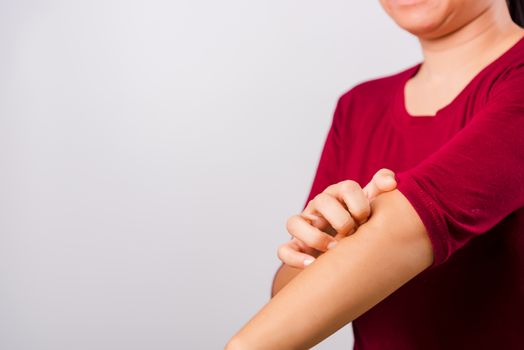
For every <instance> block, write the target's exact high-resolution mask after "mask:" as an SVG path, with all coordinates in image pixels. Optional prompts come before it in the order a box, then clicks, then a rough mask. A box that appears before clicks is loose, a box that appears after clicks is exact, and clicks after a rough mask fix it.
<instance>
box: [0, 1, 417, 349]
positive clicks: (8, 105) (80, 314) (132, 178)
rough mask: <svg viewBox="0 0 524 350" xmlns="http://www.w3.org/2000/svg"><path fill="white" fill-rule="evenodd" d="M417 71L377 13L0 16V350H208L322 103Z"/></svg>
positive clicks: (259, 294) (249, 306) (114, 10)
mask: <svg viewBox="0 0 524 350" xmlns="http://www.w3.org/2000/svg"><path fill="white" fill-rule="evenodd" d="M420 58H421V56H420V49H419V46H418V42H417V41H416V38H415V37H413V36H411V35H410V34H409V33H406V32H404V31H403V30H401V29H400V28H398V27H397V25H396V24H395V23H394V22H393V21H392V20H391V19H390V18H389V17H388V16H387V15H386V13H385V12H384V11H383V10H382V8H381V7H380V5H379V2H378V0H376V1H349V0H345V1H343V0H332V1H311V0H285V1H282V0H278V1H277V0H265V1H245V0H225V1H214V0H187V1H183V0H174V1H173V0H171V1H167V0H166V1H156V0H154V1H152V0H147V1H146V0H144V1H136V0H133V1H114V0H104V1H93V0H89V1H87V0H86V1H72V0H64V1H21V0H16V1H15V0H11V1H9V0H1V1H0V348H1V349H3V350H33V349H34V350H37V349H38V350H40V349H50V350H51V349H52V350H62V349H63V350H66V349H67V350H83V349H97V350H104V349H126V350H134V349H155V350H156V349H158V350H160V349H221V348H223V346H224V345H225V343H226V341H227V340H228V339H229V338H230V337H231V336H232V335H233V334H234V333H235V332H236V331H237V330H238V329H239V328H240V327H241V326H242V325H243V324H244V323H245V322H246V321H247V320H248V319H249V318H250V317H251V316H252V315H254V313H255V312H256V311H257V310H258V309H259V308H261V307H262V306H263V305H264V304H265V303H266V302H267V301H268V300H269V293H270V287H271V281H272V279H273V276H274V273H275V271H276V269H277V268H278V266H279V265H280V261H279V260H278V258H277V256H276V251H277V248H278V246H279V245H280V244H282V243H284V242H286V241H287V240H288V239H289V234H288V233H287V231H286V230H285V222H286V220H287V218H288V217H289V216H291V215H293V214H295V213H298V212H299V211H300V210H301V209H302V205H303V204H304V201H305V199H306V196H307V194H308V192H309V189H310V185H311V181H312V180H313V176H314V172H315V170H316V166H317V162H318V159H319V156H320V151H321V148H322V145H323V142H324V138H325V136H326V133H327V130H328V127H329V125H330V122H331V118H332V113H333V110H334V107H335V102H336V100H337V98H338V97H339V96H340V95H341V94H342V93H344V92H345V91H347V90H348V89H350V88H351V87H352V86H354V85H355V84H356V83H358V82H361V81H364V80H368V79H372V78H375V77H379V76H384V75H389V74H392V73H395V72H398V71H400V70H402V69H404V68H407V67H408V66H410V65H412V64H414V63H416V62H418V61H419V60H420ZM319 283H322V281H319ZM311 307H316V306H315V305H312V306H311ZM352 342H353V341H352V333H351V327H350V326H347V327H344V328H343V329H341V330H340V331H339V332H337V333H336V334H334V335H333V336H332V337H330V338H328V339H327V340H326V341H324V342H323V343H321V344H319V345H318V346H317V347H315V349H330V350H331V349H332V350H336V349H350V348H351V344H352Z"/></svg>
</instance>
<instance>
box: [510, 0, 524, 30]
mask: <svg viewBox="0 0 524 350" xmlns="http://www.w3.org/2000/svg"><path fill="white" fill-rule="evenodd" d="M506 2H507V4H508V8H509V13H510V14H511V19H513V22H515V23H517V24H518V25H519V26H521V27H523V28H524V0H506Z"/></svg>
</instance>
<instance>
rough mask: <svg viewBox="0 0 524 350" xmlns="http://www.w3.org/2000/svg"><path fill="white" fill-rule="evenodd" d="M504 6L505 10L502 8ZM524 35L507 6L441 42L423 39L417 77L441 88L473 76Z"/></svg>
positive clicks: (494, 9)
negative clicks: (449, 81) (455, 78)
mask: <svg viewBox="0 0 524 350" xmlns="http://www.w3.org/2000/svg"><path fill="white" fill-rule="evenodd" d="M501 5H502V6H501ZM523 35H524V29H522V28H520V27H519V26H518V25H516V24H515V23H514V22H513V21H512V20H511V17H510V14H509V11H508V9H507V7H506V5H505V4H504V3H503V2H498V5H494V6H492V7H490V8H488V9H486V10H485V11H484V12H482V13H481V14H479V15H478V16H477V17H476V18H475V19H473V20H472V21H470V22H469V23H467V24H466V25H464V26H462V27H461V28H458V29H456V30H455V31H453V32H451V33H448V34H446V35H444V36H441V37H438V38H422V37H419V42H420V45H421V48H422V52H423V56H424V62H423V64H422V66H421V67H420V69H419V71H418V73H417V76H418V77H419V78H420V79H422V80H424V81H426V82H433V83H436V84H439V83H440V82H442V81H443V80H446V79H449V78H450V77H453V76H457V75H463V74H466V75H468V74H470V75H471V74H473V73H474V72H477V71H479V70H480V69H482V67H484V66H485V65H487V64H488V63H489V62H491V61H492V60H494V59H496V58H497V57H498V56H500V54H502V53H503V52H504V51H506V50H507V49H508V48H510V47H511V46H512V45H513V44H514V43H516V42H517V41H518V39H519V38H521V37H522V36H523Z"/></svg>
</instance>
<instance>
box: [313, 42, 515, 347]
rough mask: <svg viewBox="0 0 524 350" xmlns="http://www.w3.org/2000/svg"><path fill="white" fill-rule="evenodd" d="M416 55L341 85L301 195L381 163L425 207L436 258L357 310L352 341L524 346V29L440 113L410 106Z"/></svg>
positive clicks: (365, 174) (366, 176) (366, 174)
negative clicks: (385, 71)
mask: <svg viewBox="0 0 524 350" xmlns="http://www.w3.org/2000/svg"><path fill="white" fill-rule="evenodd" d="M420 64H421V63H418V64H416V65H415V66H412V67H410V68H408V69H405V70H403V71H401V72H398V73H396V74H393V75H390V76H387V77H381V78H377V79H373V80H369V81H366V82H362V83H359V84H357V85H356V86H354V87H353V88H351V89H350V90H349V91H347V92H345V93H344V94H342V95H341V96H340V97H339V99H338V102H337V105H336V108H335V112H334V115H333V119H332V123H331V127H330V129H329V132H328V134H327V137H326V139H325V144H324V148H323V150H322V153H321V156H320V161H319V164H318V168H317V172H316V175H315V178H314V181H313V184H312V186H311V190H310V193H309V196H308V197H307V200H306V202H305V204H304V207H305V206H306V204H307V203H308V202H309V200H311V199H312V198H313V197H314V196H315V195H316V194H317V193H319V192H321V191H323V190H324V188H325V187H326V186H328V185H329V184H332V183H336V182H339V181H342V180H345V179H352V180H355V181H357V182H358V183H359V184H360V185H361V186H362V187H364V186H365V185H366V184H367V183H368V182H369V181H370V180H371V177H372V176H373V174H374V173H375V172H376V171H377V170H379V169H380V168H389V169H391V170H393V171H394V172H395V173H396V179H397V183H398V187H397V188H398V190H399V191H400V192H402V193H403V194H404V196H406V198H407V199H408V200H409V201H410V203H411V204H412V205H413V207H414V208H415V209H416V211H417V212H418V214H419V216H420V218H421V219H422V221H423V223H424V225H425V227H426V229H427V231H428V234H429V237H430V239H431V243H432V246H433V250H434V257H435V259H434V263H433V265H431V266H430V267H429V268H428V269H426V270H425V271H423V272H422V273H420V274H419V275H417V276H416V277H415V278H413V279H412V280H410V281H409V282H408V283H407V284H405V285H404V286H402V287H401V288H400V289H398V290H397V291H395V292H394V293H393V294H391V295H390V296H389V297H387V298H386V299H384V300H383V301H382V302H380V303H379V304H377V305H376V306H375V307H373V308H372V309H371V310H369V311H368V312H366V313H365V314H363V315H361V316H360V317H359V318H357V319H356V320H354V322H353V330H354V335H355V349H358V350H375V349H376V350H388V349H398V350H410V349H416V350H420V349H424V350H429V349H447V350H449V349H461V350H463V349H505V350H508V349H524V38H522V39H521V40H520V41H519V42H518V43H516V44H515V45H513V46H512V47H511V48H510V49H508V50H507V51H506V52H504V53H503V54H502V55H501V56H499V57H498V58H497V59H496V60H494V61H493V62H491V63H490V64H489V65H488V66H486V67H485V68H484V69H483V70H482V71H481V72H480V73H478V74H477V75H476V76H475V77H474V78H473V79H472V80H471V81H470V82H469V83H468V85H467V86H466V87H465V88H464V89H463V90H462V91H461V92H460V93H459V95H458V96H456V98H455V99H453V101H452V102H451V103H449V104H448V105H446V106H445V107H443V108H441V109H440V110H439V111H438V112H437V114H436V116H416V117H414V116H411V115H410V114H409V113H408V112H407V110H406V107H405V104H404V86H405V83H406V81H407V80H408V79H409V78H410V77H412V76H413V75H415V73H416V72H417V70H418V68H419V67H420Z"/></svg>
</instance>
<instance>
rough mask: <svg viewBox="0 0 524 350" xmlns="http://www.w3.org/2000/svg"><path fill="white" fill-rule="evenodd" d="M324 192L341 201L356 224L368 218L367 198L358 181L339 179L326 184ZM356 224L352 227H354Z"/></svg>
mask: <svg viewBox="0 0 524 350" xmlns="http://www.w3.org/2000/svg"><path fill="white" fill-rule="evenodd" d="M324 192H326V193H330V194H332V195H333V196H335V197H336V198H337V199H338V200H339V201H341V202H343V203H344V204H345V206H346V208H347V210H348V211H349V213H350V214H351V216H352V218H353V219H354V222H356V223H357V224H358V225H361V224H363V223H364V222H366V220H367V219H368V217H369V215H370V213H371V209H370V206H369V199H368V198H367V196H366V193H365V192H364V191H363V190H362V187H360V184H359V183H358V182H356V181H353V180H345V181H341V182H339V183H336V184H334V185H331V186H328V188H326V190H325V191H324ZM356 226H357V225H355V227H353V228H354V229H356Z"/></svg>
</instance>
